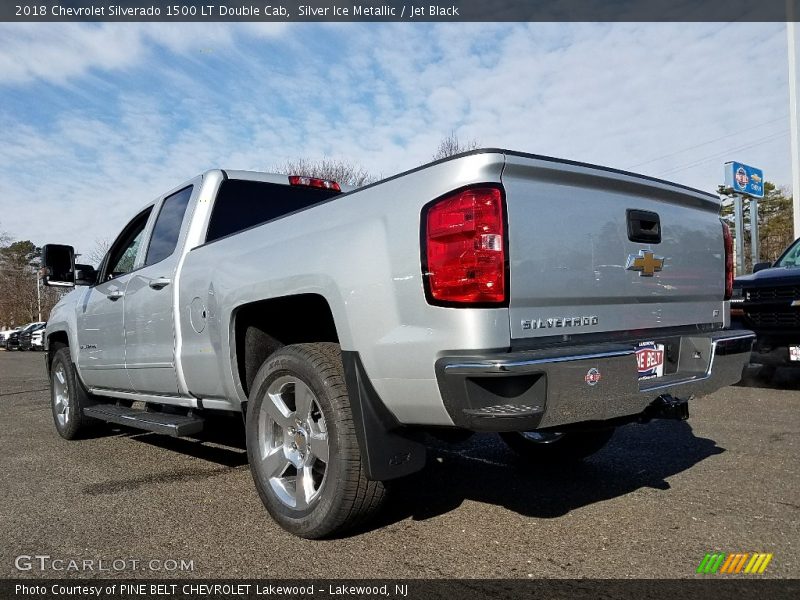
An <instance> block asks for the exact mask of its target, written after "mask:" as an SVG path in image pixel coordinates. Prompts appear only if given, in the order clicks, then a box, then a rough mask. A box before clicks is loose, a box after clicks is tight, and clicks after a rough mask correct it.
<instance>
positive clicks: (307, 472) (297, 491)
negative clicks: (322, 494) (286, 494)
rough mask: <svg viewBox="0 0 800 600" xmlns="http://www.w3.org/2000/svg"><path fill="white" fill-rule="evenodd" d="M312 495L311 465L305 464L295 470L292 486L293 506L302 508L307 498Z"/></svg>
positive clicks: (306, 502) (305, 504)
mask: <svg viewBox="0 0 800 600" xmlns="http://www.w3.org/2000/svg"><path fill="white" fill-rule="evenodd" d="M313 495H314V477H313V474H312V472H311V467H309V466H305V467H303V468H301V469H298V470H297V477H295V487H294V499H295V504H294V507H295V508H297V509H302V508H305V507H307V506H308V500H309V499H310V498H311V496H313Z"/></svg>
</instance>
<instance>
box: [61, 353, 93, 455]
mask: <svg viewBox="0 0 800 600" xmlns="http://www.w3.org/2000/svg"><path fill="white" fill-rule="evenodd" d="M92 404H95V402H94V400H93V399H92V396H91V395H90V394H89V393H88V392H87V391H86V388H84V387H83V384H82V383H81V382H80V380H79V379H78V376H77V374H76V373H75V366H74V365H73V364H72V358H71V357H70V354H69V348H68V347H63V348H60V349H59V350H58V351H57V352H56V353H55V355H54V356H53V362H52V363H51V365H50V405H51V408H52V410H53V421H54V423H55V426H56V431H58V434H59V435H60V436H61V437H63V438H64V439H65V440H74V439H76V438H78V437H80V436H81V435H83V434H85V433H86V432H87V431H89V430H90V429H91V428H92V427H93V426H95V425H97V424H98V421H96V420H95V419H91V418H89V417H86V416H84V414H83V409H84V408H86V407H87V406H91V405H92Z"/></svg>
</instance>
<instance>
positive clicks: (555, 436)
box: [521, 431, 564, 444]
mask: <svg viewBox="0 0 800 600" xmlns="http://www.w3.org/2000/svg"><path fill="white" fill-rule="evenodd" d="M521 433H522V437H524V438H525V439H526V440H528V441H531V442H536V443H537V444H552V443H553V442H557V441H558V440H560V439H561V438H562V437H564V434H563V433H559V432H557V431H523V432H521Z"/></svg>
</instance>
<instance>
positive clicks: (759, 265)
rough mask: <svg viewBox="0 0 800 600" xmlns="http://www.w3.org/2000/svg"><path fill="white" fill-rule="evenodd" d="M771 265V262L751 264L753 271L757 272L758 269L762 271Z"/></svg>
mask: <svg viewBox="0 0 800 600" xmlns="http://www.w3.org/2000/svg"><path fill="white" fill-rule="evenodd" d="M770 267H772V263H771V262H760V263H756V264H754V265H753V273H758V272H759V271H763V270H764V269H769V268H770Z"/></svg>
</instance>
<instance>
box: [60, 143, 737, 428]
mask: <svg viewBox="0 0 800 600" xmlns="http://www.w3.org/2000/svg"><path fill="white" fill-rule="evenodd" d="M227 176H228V177H229V178H231V179H251V180H258V181H267V182H274V183H284V184H285V183H286V177H285V176H279V175H270V174H265V173H253V172H241V171H227ZM223 178H224V175H223V173H222V172H221V171H209V172H207V173H205V174H204V175H202V176H200V177H197V178H195V179H193V180H191V181H189V182H187V183H184V184H182V185H180V186H178V187H176V188H175V189H174V190H173V192H174V191H177V190H180V189H182V188H183V187H185V186H186V185H194V186H195V187H194V191H193V194H192V198H191V201H190V204H189V207H188V209H187V217H186V218H185V219H184V223H183V226H182V229H181V234H180V239H179V243H178V247H177V248H176V251H175V254H174V255H173V256H172V257H170V258H169V259H167V260H165V261H162V262H161V263H157V264H156V265H151V266H149V267H145V268H141V266H142V265H143V263H144V257H145V253H146V248H147V246H148V242H149V235H150V234H151V232H152V229H153V225H154V221H155V218H156V216H157V214H158V210H159V208H160V206H161V203H162V202H163V200H164V198H165V197H166V196H168V195H169V194H165V195H164V196H161V197H160V198H158V199H157V200H156V201H155V202H154V203H152V206H153V210H152V212H151V214H150V218H149V222H148V225H147V228H146V230H145V236H144V239H143V240H142V244H141V247H140V249H139V253H138V256H137V258H136V270H134V271H133V272H132V273H129V274H127V275H125V276H122V277H120V278H118V279H114V280H112V281H110V282H107V283H104V284H100V285H98V286H95V287H92V288H80V289H77V290H75V291H73V292H72V293H71V294H69V295H68V296H67V297H66V298H65V299H64V300H62V301H61V302H60V303H59V305H58V306H57V307H56V308H55V309H54V310H53V313H52V315H51V318H50V321H49V322H48V326H47V335H48V336H50V335H52V334H53V333H54V332H56V331H66V332H68V334H69V336H70V339H71V340H72V343H71V345H70V350H71V352H72V355H73V361H74V362H75V363H76V364H77V365H78V372H79V375H80V377H81V378H82V379H83V381H84V382H85V383H86V385H87V386H88V387H89V388H90V389H91V390H92V391H94V392H95V393H99V394H107V395H111V396H115V397H120V398H139V399H145V398H146V399H148V400H149V401H156V402H163V403H168V404H169V403H171V404H179V405H183V406H196V405H197V399H198V398H200V399H202V402H203V405H204V406H205V407H207V408H217V409H224V410H239V408H240V403H241V402H243V401H245V400H246V397H245V394H244V392H243V390H242V386H241V384H240V382H239V381H238V375H237V368H236V365H235V363H234V353H233V352H232V350H231V348H232V347H233V340H232V332H233V329H232V323H233V319H234V315H235V313H236V310H237V309H238V308H239V307H241V306H243V305H245V304H247V303H250V302H255V301H259V300H264V299H270V298H279V297H285V296H292V295H296V294H317V295H319V296H321V297H322V298H324V299H325V301H326V302H327V304H328V305H329V307H330V309H331V313H332V315H333V318H334V321H335V325H336V329H337V333H338V336H339V340H340V343H341V347H342V349H343V350H352V351H357V352H358V353H359V355H360V357H361V360H362V362H363V365H364V369H365V371H366V374H367V375H368V377H369V378H370V380H371V383H372V385H373V386H374V388H375V390H376V391H377V393H378V395H379V396H380V398H381V400H382V401H383V402H384V403H385V405H386V406H387V407H388V408H389V410H390V411H391V412H392V413H393V414H394V415H395V417H397V419H398V420H399V421H400V422H401V423H408V424H425V425H452V424H453V421H452V419H451V418H450V416H449V414H448V412H447V410H446V409H445V406H444V404H443V400H442V394H441V391H440V387H439V382H438V381H437V376H436V372H435V367H434V365H435V363H436V361H437V360H438V359H440V358H442V357H445V356H453V355H456V356H457V355H459V354H467V353H471V354H481V353H486V352H503V351H507V350H508V349H509V348H510V347H511V345H512V341H513V343H515V344H516V343H518V342H520V341H523V342H524V341H526V340H527V341H534V342H535V341H536V340H537V339H538V338H545V337H548V336H550V337H552V336H553V335H564V334H568V335H570V336H575V335H579V334H583V333H592V334H595V335H597V334H603V333H608V334H610V333H612V332H621V331H628V332H630V331H639V332H642V333H641V335H642V336H643V337H645V338H646V337H647V334H646V330H648V329H652V328H668V327H679V326H689V327H694V326H696V325H713V326H715V327H718V328H721V327H722V326H724V325H725V324H726V319H727V318H728V310H727V306H726V303H725V302H724V301H723V297H722V296H723V294H722V291H723V289H724V277H725V268H724V260H725V257H724V255H723V241H722V230H721V226H720V222H719V218H718V212H719V202H718V200H717V199H716V198H715V197H713V196H710V195H707V194H704V193H702V192H697V191H693V190H688V189H686V188H683V187H681V186H676V185H672V184H669V183H666V182H658V181H654V180H649V179H646V178H641V177H638V176H635V175H632V174H625V173H619V172H614V171H610V170H605V169H602V168H595V167H591V166H587V165H577V164H572V163H564V162H558V161H552V160H547V159H543V158H538V157H528V156H520V155H517V154H514V153H507V152H505V151H500V150H497V151H494V150H491V151H483V152H478V153H473V154H469V155H465V156H460V157H456V158H453V159H451V160H447V161H443V162H439V163H434V164H431V165H428V166H427V167H425V168H422V169H419V170H416V171H413V172H409V173H406V174H403V175H401V176H398V177H396V178H393V179H390V180H387V181H384V182H382V183H380V184H378V185H374V186H371V187H368V188H365V189H362V190H356V191H354V192H352V193H349V194H346V195H344V196H342V197H339V198H336V199H334V200H333V201H331V202H327V203H324V204H321V205H319V206H315V207H313V208H310V209H307V210H304V211H301V212H298V213H296V214H292V215H288V216H285V217H283V218H280V219H277V220H275V221H273V222H269V223H266V224H263V225H260V226H258V227H254V228H252V229H249V230H245V231H242V232H240V233H238V234H236V235H232V236H229V237H227V238H223V239H219V240H217V241H215V242H213V243H210V244H205V245H204V244H203V240H204V238H205V231H206V228H207V226H208V222H209V216H210V214H211V209H212V207H213V203H214V201H215V197H216V193H217V190H218V189H219V186H220V183H221V181H222V180H223ZM477 183H499V184H502V186H503V188H504V189H505V193H506V202H507V216H508V238H509V240H508V252H509V261H510V265H509V269H510V273H509V275H510V302H509V306H508V307H507V308H480V309H464V308H444V307H436V306H431V305H429V304H428V303H427V302H426V299H425V295H424V292H423V283H422V273H421V266H420V264H421V263H420V260H421V257H420V252H421V250H420V214H421V210H422V208H423V206H424V205H425V204H427V203H428V202H430V201H431V200H432V199H434V198H437V197H439V196H442V195H444V194H446V193H448V192H450V191H452V190H454V189H457V188H460V187H463V186H466V185H470V184H477ZM173 192H170V193H173ZM629 208H635V209H641V210H647V211H653V212H656V213H658V214H659V215H660V218H661V228H662V231H663V239H662V242H661V243H660V244H658V245H655V244H653V245H650V244H641V243H634V242H631V241H629V240H628V237H627V233H626V222H625V218H626V217H625V215H626V212H625V211H626V209H629ZM642 251H650V252H655V253H656V254H658V256H659V257H663V259H664V263H663V265H662V269H661V270H660V271H657V272H654V273H653V275H652V276H650V277H642V276H640V274H639V273H638V272H636V271H630V270H626V263H627V259H628V257H629V256H630V255H638V254H639V253H640V252H642ZM160 279H164V280H168V281H169V283H168V284H167V285H166V286H164V287H161V288H158V286H155V287H154V286H153V285H152V282H153V281H154V280H160ZM126 304H127V307H126V308H123V307H125V306H126ZM587 315H591V317H592V318H591V319H588V320H587V319H585V318H584V317H585V316H587ZM555 317H558V318H560V319H562V320H561V324H562V327H557V326H555V325H554V327H533V326H531V325H530V324H531V323H532V322H536V323H537V324H538V323H539V320H540V319H541V320H542V321H543V322H545V323H546V322H547V319H551V318H555ZM567 321H568V322H569V327H568V328H564V327H563V323H564V322H567ZM695 337H696V338H697V339H699V340H701V341H700V342H698V343H699V344H700V345H701V346H703V344H705V345H704V346H703V348H704V350H705V352H706V354H705V356H704V360H705V361H707V362H704V364H703V367H706V366H707V367H708V369H709V372H708V373H706V372H705V371H703V370H702V369H700V370H699V371H698V373H700V375H699V376H695V379H696V381H695V383H694V384H691V385H688V387H694V388H696V389H693V390H692V391H695V392H697V393H700V392H703V393H705V392H707V391H713V389H716V388H718V387H721V386H722V385H727V384H729V383H733V382H734V381H736V379H737V378H736V377H735V376H734V371H735V370H736V368H737V366H739V367H740V366H741V363H743V362H744V361H746V358H742V357H741V356H737V357H736V358H735V360H734V359H732V358H731V357H727V358H725V359H721V360H720V361H718V362H721V363H724V364H725V365H726V367H725V368H724V369H720V370H721V371H723V372H721V373H720V375H719V376H717V375H716V374H715V373H716V372H711V369H712V368H714V369H717V368H718V367H719V365H718V364H712V361H711V358H710V350H711V347H712V342H711V338H710V337H709V336H705V337H703V335H702V334H700V333H698V334H697V335H696V336H695ZM701 338H702V339H701ZM579 339H580V338H576V340H579ZM692 339H694V338H692ZM703 339H704V340H705V341H702V340H703ZM128 342H130V348H126V344H127V343H128ZM576 343H578V342H576ZM686 343H687V344H690V341H687V342H686ZM81 346H84V348H86V349H81V348H80V347H81ZM632 361H633V358H632V357H631V356H630V355H628V354H626V355H624V356H620V357H612V358H609V359H607V363H602V364H601V366H600V369H601V371H602V372H603V382H604V385H603V386H597V388H601V387H603V388H605V386H606V384H608V385H609V386H610V387H609V388H607V389H606V391H613V390H616V391H617V392H619V393H620V397H619V398H612V399H609V400H608V402H606V403H603V404H602V405H598V404H597V403H596V402H594V401H593V400H592V399H591V398H590V397H589V396H586V392H585V391H584V390H586V389H589V388H588V387H587V386H586V385H585V383H584V382H583V377H584V376H585V373H586V370H587V369H588V368H590V367H592V366H595V362H592V361H589V362H586V361H585V360H581V359H580V358H577V359H576V360H574V361H573V364H567V363H569V361H564V360H561V359H559V362H555V363H548V364H547V365H546V371H547V372H548V375H549V376H550V377H551V378H552V380H551V383H550V386H549V387H550V389H551V390H553V392H552V400H551V399H548V414H547V415H546V416H545V420H544V422H545V423H548V424H557V423H559V422H569V421H571V420H574V419H575V415H579V414H580V415H584V416H585V415H595V416H600V415H603V416H614V414H619V404H620V403H621V402H623V400H624V399H626V398H627V399H634V400H635V401H634V405H636V406H638V404H639V402H641V401H643V400H642V396H640V395H639V386H638V382H637V380H636V377H635V370H634V372H633V373H631V372H630V367H631V365H632V364H633V365H634V366H635V363H632ZM482 369H483V366H480V365H479V368H478V371H479V372H482ZM572 372H574V373H577V374H579V379H578V380H579V382H580V386H582V387H581V395H579V396H577V397H569V394H570V393H571V391H572V389H573V388H572V380H571V379H570V375H569V373H572ZM576 377H578V375H576ZM615 377H619V378H620V379H619V380H615ZM559 382H561V383H563V387H562V388H558V387H557V386H558V385H559ZM683 383H686V382H683ZM665 391H670V388H669V387H667V388H666V390H665ZM584 396H586V397H584ZM622 410H623V413H624V414H629V413H630V412H631V408H630V406H627V407H624V408H623V409H622ZM626 411H627V412H626Z"/></svg>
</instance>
